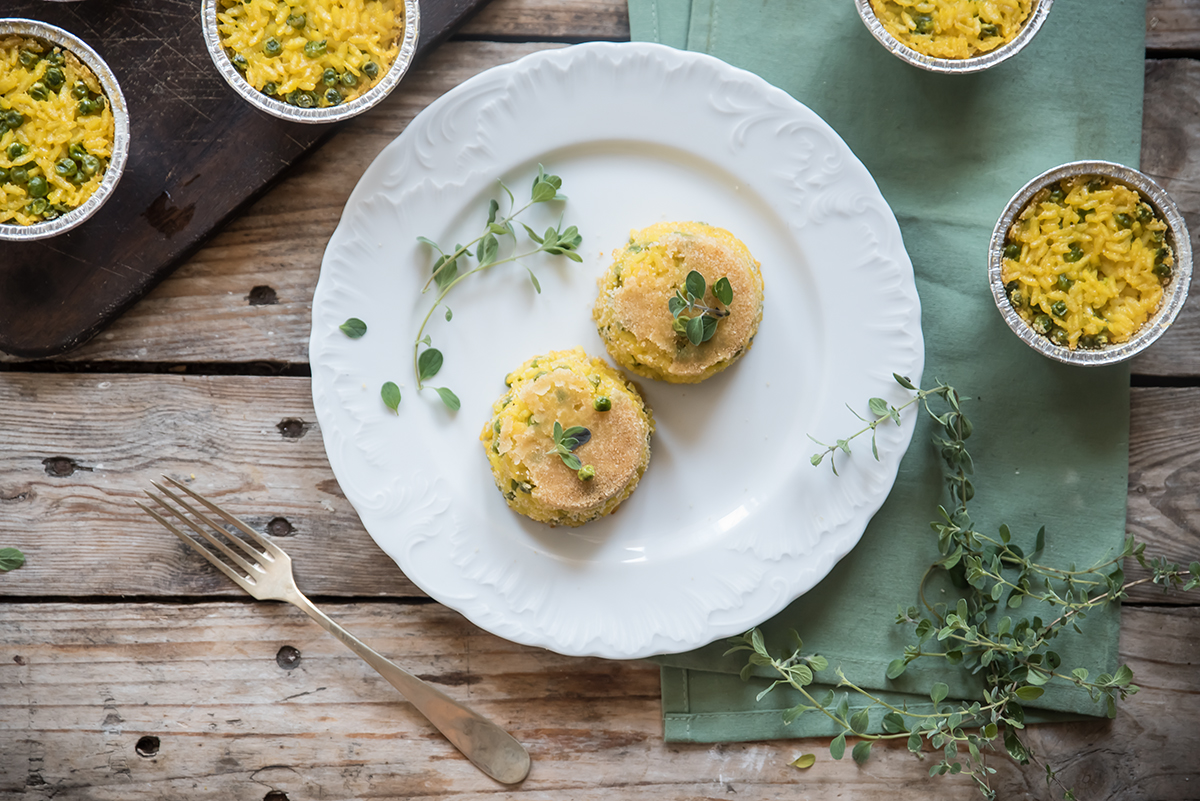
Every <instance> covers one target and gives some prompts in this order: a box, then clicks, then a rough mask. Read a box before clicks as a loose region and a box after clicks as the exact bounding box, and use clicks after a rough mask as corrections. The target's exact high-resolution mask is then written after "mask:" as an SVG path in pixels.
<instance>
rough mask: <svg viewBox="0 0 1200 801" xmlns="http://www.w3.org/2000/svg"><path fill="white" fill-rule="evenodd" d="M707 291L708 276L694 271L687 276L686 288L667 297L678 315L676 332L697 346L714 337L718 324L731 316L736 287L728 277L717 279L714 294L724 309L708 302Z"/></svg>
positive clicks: (671, 307)
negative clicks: (731, 305)
mask: <svg viewBox="0 0 1200 801" xmlns="http://www.w3.org/2000/svg"><path fill="white" fill-rule="evenodd" d="M706 292H707V286H706V283H705V281H704V276H703V275H701V274H700V273H699V272H697V271H696V270H692V271H691V272H689V273H688V274H687V278H685V279H684V282H683V289H676V290H675V294H674V295H673V296H672V297H671V298H670V299H669V300H667V309H668V310H669V311H670V312H671V316H672V317H674V318H675V321H674V324H673V325H674V328H675V333H677V334H679V335H680V336H686V337H687V340H688V342H691V343H692V344H693V345H699V344H701V343H703V342H708V341H709V340H710V339H712V338H713V335H715V334H716V333H717V323H718V322H720V321H721V320H722V319H723V318H725V317H728V316H729V305H730V304H731V303H733V287H732V286H731V285H730V283H729V279H728V278H725V277H722V278H719V279H717V282H716V283H715V284H713V287H712V292H713V297H714V298H716V299H717V302H718V303H720V304H721V306H722V307H723V308H717V307H715V306H709V305H707V304H706V303H705V301H704V295H705V293H706ZM687 315H691V316H687Z"/></svg>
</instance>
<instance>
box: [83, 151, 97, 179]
mask: <svg viewBox="0 0 1200 801" xmlns="http://www.w3.org/2000/svg"><path fill="white" fill-rule="evenodd" d="M100 166H101V165H100V159H98V158H96V157H95V156H93V155H92V154H91V153H89V154H87V155H86V156H84V157H83V158H82V159H80V161H79V171H80V172H81V173H83V175H84V177H86V178H91V177H92V176H93V175H95V174H96V173H98V172H100Z"/></svg>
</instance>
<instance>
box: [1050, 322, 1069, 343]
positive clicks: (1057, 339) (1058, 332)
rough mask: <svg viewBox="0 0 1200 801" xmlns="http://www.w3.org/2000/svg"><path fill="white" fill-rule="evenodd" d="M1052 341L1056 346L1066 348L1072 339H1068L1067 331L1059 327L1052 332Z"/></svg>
mask: <svg viewBox="0 0 1200 801" xmlns="http://www.w3.org/2000/svg"><path fill="white" fill-rule="evenodd" d="M1050 341H1051V342H1053V343H1054V344H1055V345H1061V346H1062V347H1064V348H1065V347H1066V346H1067V343H1068V342H1069V341H1070V338H1069V337H1067V332H1066V331H1064V330H1062V329H1061V328H1059V327H1058V326H1054V328H1053V329H1051V331H1050Z"/></svg>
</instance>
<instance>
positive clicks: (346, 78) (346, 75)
mask: <svg viewBox="0 0 1200 801" xmlns="http://www.w3.org/2000/svg"><path fill="white" fill-rule="evenodd" d="M342 84H343V85H344V86H358V76H357V75H355V74H354V73H353V72H351V71H350V70H346V71H345V72H343V73H342Z"/></svg>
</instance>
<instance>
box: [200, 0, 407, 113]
mask: <svg viewBox="0 0 1200 801" xmlns="http://www.w3.org/2000/svg"><path fill="white" fill-rule="evenodd" d="M200 19H201V22H202V24H203V25H204V44H205V45H206V46H207V47H208V54H209V56H211V57H212V60H213V64H216V65H217V70H218V71H219V72H220V73H221V77H223V78H224V79H225V81H226V83H228V84H229V85H230V86H232V87H233V90H234V91H235V92H237V93H238V94H239V95H241V96H242V99H243V100H245V101H246V102H247V103H249V104H250V105H252V106H254V107H255V108H256V109H258V110H259V111H265V112H266V113H267V114H270V115H272V116H275V117H279V118H280V119H285V120H291V121H292V122H308V123H324V122H337V121H339V120H345V119H349V118H350V117H354V116H356V115H358V114H362V113H363V112H364V111H366V110H367V109H369V108H371V107H372V106H374V105H376V104H378V103H379V102H380V101H382V100H383V99H384V98H385V97H387V96H388V95H389V94H390V93H391V91H392V90H393V89H395V88H396V85H397V84H398V83H400V79H401V78H403V77H404V73H405V72H407V71H408V67H409V65H410V64H412V60H413V56H415V55H416V53H417V37H418V35H419V33H420V28H421V10H420V5H419V4H418V2H417V0H404V36H403V38H402V39H401V41H400V52H398V53H397V54H396V58H395V59H394V60H393V61H392V64H391V66H389V67H388V71H387V72H386V73H384V75H383V77H382V78H381V79H380V80H379V82H378V83H376V84H375V85H374V86H372V87H371V90H370V91H368V92H365V93H364V94H362V95H361V96H360V97H356V98H354V99H353V100H351V101H350V102H348V103H341V104H339V105H336V106H327V107H325V108H300V107H299V106H293V105H291V104H288V103H284V102H282V101H279V100H276V99H275V98H273V97H270V96H269V95H265V94H263V93H262V92H260V91H258V90H257V89H255V88H254V87H253V86H251V85H250V83H249V82H248V81H247V80H246V78H245V76H244V75H242V73H241V72H239V71H238V68H237V67H235V66H233V62H232V61H231V60H230V59H229V53H227V52H226V50H225V45H224V44H223V43H222V42H221V31H220V30H219V29H218V28H217V0H204V2H203V4H202V5H201V7H200Z"/></svg>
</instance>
